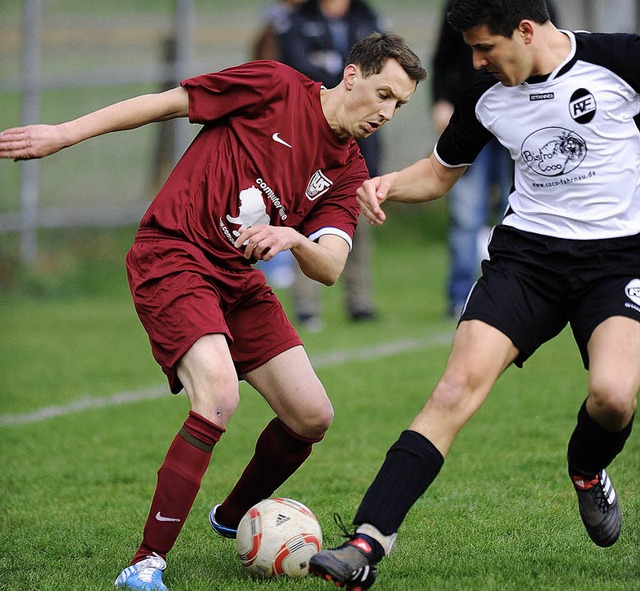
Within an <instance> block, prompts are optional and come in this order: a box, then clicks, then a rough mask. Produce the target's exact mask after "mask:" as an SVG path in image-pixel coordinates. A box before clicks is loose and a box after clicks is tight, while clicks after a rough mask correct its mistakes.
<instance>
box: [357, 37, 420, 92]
mask: <svg viewBox="0 0 640 591" xmlns="http://www.w3.org/2000/svg"><path fill="white" fill-rule="evenodd" d="M388 59H395V60H396V61H397V62H398V63H399V64H400V65H401V66H402V69H403V70H404V71H405V72H406V73H407V76H409V78H411V80H414V81H415V82H416V84H417V83H418V82H420V81H421V80H424V79H425V78H426V77H427V71H426V70H425V69H424V68H423V67H422V62H421V61H420V58H419V57H418V56H417V55H416V54H415V53H414V52H413V51H412V50H411V49H410V48H409V46H408V45H407V44H406V42H405V40H404V39H403V38H402V37H400V35H395V34H393V33H387V34H385V33H377V32H374V33H369V35H367V36H366V37H364V38H363V39H361V40H360V41H358V42H357V43H356V44H355V45H354V46H353V49H352V50H351V53H350V54H349V57H348V59H347V63H348V64H355V65H356V66H358V67H359V68H360V71H361V72H362V76H363V77H364V78H368V77H369V76H372V75H373V74H379V73H380V71H381V70H382V68H384V65H385V63H386V62H387V60H388Z"/></svg>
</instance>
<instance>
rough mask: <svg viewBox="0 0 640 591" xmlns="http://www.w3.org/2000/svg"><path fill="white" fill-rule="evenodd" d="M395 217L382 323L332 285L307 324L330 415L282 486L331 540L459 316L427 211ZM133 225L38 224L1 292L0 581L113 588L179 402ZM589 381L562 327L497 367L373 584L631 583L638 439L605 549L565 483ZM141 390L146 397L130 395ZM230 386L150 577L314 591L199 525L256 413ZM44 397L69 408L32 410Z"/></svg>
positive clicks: (391, 588) (401, 587)
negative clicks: (201, 466)
mask: <svg viewBox="0 0 640 591" xmlns="http://www.w3.org/2000/svg"><path fill="white" fill-rule="evenodd" d="M391 214H392V215H391V220H390V221H389V223H388V224H387V225H386V226H384V227H383V228H381V229H379V230H378V231H377V234H376V257H375V258H376V301H377V304H378V307H379V311H380V319H379V320H378V321H377V322H375V323H372V324H370V325H362V326H360V325H358V326H354V325H351V324H349V323H347V322H346V321H345V319H344V314H343V310H342V305H341V304H342V295H343V294H342V289H341V287H340V286H337V287H334V288H332V289H327V290H326V293H325V296H326V297H325V320H326V323H327V329H326V330H325V331H324V332H321V333H319V334H304V333H303V337H304V338H305V341H306V343H307V348H308V351H309V354H310V355H311V357H312V359H314V362H315V363H316V366H317V370H318V373H319V375H320V377H321V379H322V380H323V382H324V384H325V386H326V388H327V390H328V392H329V393H330V395H331V397H332V400H333V402H334V405H335V409H336V419H335V422H334V425H333V427H332V429H331V431H330V432H329V434H328V435H327V437H326V439H325V441H324V442H323V443H322V444H321V445H319V446H317V448H316V450H315V451H314V453H313V455H312V457H311V458H310V460H309V461H308V462H307V463H306V464H305V465H304V466H303V468H302V469H301V470H300V471H299V472H298V473H297V474H296V475H294V477H293V478H291V479H290V481H289V482H287V483H286V484H285V485H284V486H283V487H282V488H281V489H280V490H279V491H278V493H279V494H281V495H284V496H290V497H293V498H297V499H300V500H301V501H303V502H304V503H306V504H307V505H309V506H310V507H311V508H312V509H313V510H314V511H315V512H316V514H317V516H318V518H319V519H320V522H321V524H322V526H323V529H324V535H325V543H326V544H327V545H329V546H330V545H335V544H337V543H340V541H341V540H340V537H339V533H338V531H337V528H336V527H335V525H334V524H333V518H332V515H333V512H335V511H338V512H340V514H341V515H342V516H343V518H344V519H345V521H349V520H350V518H351V517H352V515H353V513H354V512H355V510H356V508H357V505H358V502H359V500H360V498H361V495H362V494H363V492H364V490H365V489H366V487H367V485H368V484H369V482H370V481H371V479H372V478H373V476H374V475H375V473H376V471H377V469H378V467H379V465H380V463H381V461H382V459H383V457H384V454H385V452H386V450H387V448H388V447H389V445H391V443H393V441H394V440H395V439H396V437H397V435H398V434H399V432H400V431H401V430H402V429H403V428H405V426H406V425H407V423H408V422H409V420H410V419H411V418H412V417H413V415H414V414H415V412H416V411H417V410H418V409H419V408H420V407H421V405H422V404H423V403H424V400H425V399H426V396H427V395H428V392H429V391H430V388H431V387H432V386H433V384H434V383H435V381H436V380H437V378H438V376H439V374H440V372H441V371H442V368H443V367H444V363H445V361H446V357H447V353H448V343H449V340H450V335H451V332H452V330H453V328H454V326H453V324H452V323H451V322H449V321H446V320H443V311H444V301H443V297H442V292H443V282H444V274H445V270H446V258H445V250H444V245H443V237H444V220H443V210H442V204H441V203H436V204H433V205H430V206H428V207H425V208H415V209H411V208H396V209H392V211H391ZM132 233H133V229H124V230H120V231H113V230H112V231H95V230H92V231H91V232H89V231H84V232H83V231H77V232H68V233H67V234H66V235H65V237H64V238H62V237H60V236H59V235H56V234H47V233H44V234H43V237H42V240H43V244H44V245H45V246H46V248H44V249H43V250H44V251H45V252H46V253H47V255H46V256H43V257H42V260H41V261H40V262H39V265H38V267H37V268H36V269H35V270H33V271H31V272H30V273H29V274H26V273H23V274H20V275H19V276H16V277H14V280H13V282H12V286H11V288H10V289H5V290H3V291H2V293H1V294H0V326H2V339H0V376H1V377H0V380H1V382H2V388H0V449H2V459H3V464H4V465H3V470H2V471H1V472H0V589H2V590H4V589H7V590H12V591H14V590H15V591H22V590H24V591H26V590H33V589H39V590H40V589H41V590H47V591H48V590H55V591H58V590H60V591H63V590H64V591H75V590H84V591H93V590H107V589H110V588H112V583H113V579H114V578H115V577H116V575H117V574H118V572H119V571H120V569H121V568H122V567H123V565H125V564H126V563H127V561H128V560H129V558H130V555H131V553H132V551H133V550H134V549H135V547H137V544H138V543H139V537H140V534H141V529H142V525H143V523H144V519H145V518H146V512H147V510H148V503H149V501H150V498H151V495H152V492H153V487H154V483H155V470H156V469H157V468H158V466H159V465H160V463H161V461H162V458H163V456H164V453H165V451H166V448H167V446H168V443H169V441H170V439H171V438H172V437H173V436H174V434H175V432H176V431H177V429H178V428H179V426H180V425H181V423H182V421H183V420H184V416H185V414H186V411H187V405H186V401H185V398H184V396H183V395H182V396H178V397H172V396H170V395H169V394H164V393H163V392H164V391H166V388H165V387H164V385H163V380H162V377H161V372H160V370H159V369H158V368H157V367H156V366H155V363H154V362H153V361H152V359H151V356H150V353H149V352H148V345H147V342H146V336H145V335H144V332H143V330H142V328H141V327H140V326H139V323H138V321H137V319H136V318H135V313H134V311H133V309H132V305H131V304H130V301H129V295H128V293H127V288H126V285H125V283H126V282H125V277H124V271H123V264H122V258H123V256H124V253H125V252H126V249H127V247H128V244H129V242H130V240H131V236H132ZM282 297H283V300H284V301H285V304H286V305H288V298H287V294H286V293H283V294H282ZM585 381H586V374H585V372H584V371H583V370H582V369H581V368H580V362H579V358H578V354H577V352H576V350H575V347H574V346H573V343H572V340H571V337H570V335H569V334H568V333H566V332H565V333H563V334H562V335H561V336H560V337H559V338H558V339H556V341H554V342H552V343H549V344H548V345H546V346H545V347H543V348H542V349H541V350H540V351H539V353H538V354H537V355H536V356H534V358H533V359H532V360H531V361H530V362H529V363H528V364H527V366H526V368H525V369H524V370H516V369H512V370H510V371H508V372H507V373H506V374H505V375H504V376H503V377H502V378H501V380H500V381H499V382H498V384H497V386H496V388H495V390H494V392H493V393H492V395H491V396H490V397H489V399H488V401H487V403H486V404H485V406H484V407H483V408H482V409H481V410H480V411H479V413H478V414H477V415H476V416H475V417H474V418H473V419H472V421H471V422H470V423H469V425H468V426H467V428H466V429H465V430H464V431H463V432H462V434H461V435H460V437H459V439H458V440H457V442H456V444H455V445H454V448H453V450H452V453H451V454H450V456H449V458H448V460H447V462H446V464H445V466H444V468H443V471H442V473H441V475H440V477H439V478H438V480H437V481H436V483H435V484H434V485H433V486H432V487H431V489H430V490H429V491H428V493H427V494H426V496H425V497H424V498H422V499H420V500H419V501H418V503H417V504H416V505H415V507H414V508H413V510H412V512H411V513H410V514H409V516H408V518H407V520H406V522H405V523H404V524H403V526H402V529H401V532H400V536H399V540H398V546H397V550H396V552H395V553H394V554H393V555H392V556H391V557H390V558H388V559H387V560H385V562H384V563H383V564H382V567H381V574H380V576H379V579H378V582H377V583H376V585H375V587H374V588H375V589H380V590H381V591H383V590H384V591H441V590H442V591H444V590H452V591H453V590H455V591H476V590H477V591H484V590H496V591H497V590H500V591H505V590H513V591H516V590H518V591H520V590H521V589H536V590H537V589H540V590H543V589H544V590H557V591H567V590H573V589H575V590H578V589H580V590H582V589H584V588H585V586H589V587H592V588H599V589H605V590H607V591H622V590H624V591H630V590H632V589H638V581H639V580H640V557H639V553H638V548H640V511H639V507H640V491H639V489H638V486H637V480H636V478H637V475H638V473H639V471H640V444H639V440H638V437H637V433H635V434H634V436H632V438H631V439H630V441H629V443H628V445H627V448H626V449H625V452H624V454H622V455H621V456H620V457H619V458H618V459H617V460H616V461H615V463H614V464H613V465H612V467H611V474H612V477H613V478H614V481H615V483H616V486H617V489H618V492H619V494H620V496H621V498H622V503H623V510H624V519H625V521H624V530H623V534H622V536H621V539H620V540H619V542H618V543H617V544H616V545H615V546H614V547H612V548H610V549H606V550H603V549H600V548H597V547H596V546H594V545H593V544H592V543H591V542H590V541H589V540H588V538H587V536H586V534H585V532H584V531H583V527H582V524H581V522H580V520H579V517H578V513H577V508H576V506H575V499H574V493H573V491H572V490H571V487H570V485H569V483H568V479H567V477H566V476H565V459H564V458H565V449H566V441H567V438H568V436H569V434H570V432H571V429H572V428H573V424H574V417H575V413H576V411H577V408H578V406H579V404H580V402H581V400H582V398H583V396H584V392H585ZM145 391H150V392H151V393H152V395H153V396H154V397H153V398H151V399H144V398H142V397H137V398H136V395H137V394H139V393H140V392H145ZM127 393H129V394H132V395H133V396H132V398H134V401H133V402H129V403H121V404H115V402H116V401H117V400H118V399H116V398H114V395H116V394H127ZM241 398H242V400H241V403H240V407H239V409H238V412H237V414H236V416H235V417H234V419H233V420H232V422H231V424H230V428H229V431H228V433H227V434H226V435H225V436H224V438H223V440H222V442H221V444H220V445H219V446H218V447H217V448H216V450H215V454H214V459H213V461H212V464H211V467H210V469H209V471H208V472H207V474H206V476H205V479H204V482H203V487H202V490H201V492H200V495H199V496H198V498H197V500H196V503H195V505H194V509H193V511H192V513H191V516H190V519H189V521H188V522H187V523H186V525H185V528H184V530H183V533H182V535H181V537H180V538H179V540H178V543H177V545H176V547H175V548H174V550H173V551H172V553H171V555H170V557H169V558H170V562H169V569H168V571H167V573H166V575H165V581H166V582H167V584H168V585H169V586H170V588H171V589H172V591H205V590H207V591H217V590H219V591H223V590H224V591H241V590H242V591H249V590H259V589H265V590H271V591H276V590H279V589H294V590H298V591H308V590H309V591H311V590H320V589H328V588H330V587H329V586H328V585H327V584H326V583H324V582H322V581H320V580H316V579H302V580H290V581H288V580H276V581H254V580H252V579H250V578H248V576H247V575H246V574H245V573H244V572H243V570H242V567H241V565H240V563H239V561H238V560H237V558H236V557H235V551H234V547H233V543H231V542H229V541H227V540H222V539H218V538H215V537H214V536H213V535H212V533H211V532H210V530H209V526H208V523H207V520H206V515H207V512H208V510H209V508H210V507H211V506H212V504H214V503H215V502H217V501H219V500H220V499H222V498H223V497H224V495H225V494H226V492H227V491H228V490H229V489H230V487H231V486H232V484H233V483H234V481H235V479H236V478H237V477H238V475H239V473H240V472H241V470H242V468H243V467H244V464H245V462H246V461H247V460H248V458H249V457H250V455H251V453H252V448H253V443H254V441H255V438H256V436H257V434H258V432H259V431H260V430H261V429H262V427H263V425H264V424H265V423H266V422H267V421H268V420H269V418H270V413H269V411H268V408H267V407H266V405H265V404H264V402H263V401H262V400H261V399H260V398H259V396H257V395H256V394H255V393H254V392H253V391H252V390H251V389H250V388H248V387H246V385H245V386H243V387H242V395H241ZM91 402H93V406H92V405H91V404H90V403H91ZM52 406H56V407H58V411H59V412H62V413H65V414H60V415H59V416H53V417H51V418H46V419H43V420H38V416H37V415H34V414H32V413H34V412H36V411H38V410H42V409H43V408H48V407H52ZM74 408H75V409H76V410H74Z"/></svg>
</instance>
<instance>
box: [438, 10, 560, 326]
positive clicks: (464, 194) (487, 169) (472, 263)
mask: <svg viewBox="0 0 640 591" xmlns="http://www.w3.org/2000/svg"><path fill="white" fill-rule="evenodd" d="M453 1H454V0H447V2H446V3H445V6H444V11H443V14H442V22H441V26H440V32H439V36H438V43H437V45H436V48H435V52H434V58H433V63H432V68H431V72H430V75H431V88H432V98H433V109H432V117H433V125H434V131H435V133H436V134H437V135H440V133H442V131H443V130H444V128H445V127H446V126H447V123H448V122H449V118H450V117H451V114H452V113H453V108H454V105H455V103H456V102H457V101H458V99H459V98H460V96H461V95H462V93H463V91H464V90H465V88H466V87H467V86H468V85H469V84H470V83H471V82H472V81H473V80H474V79H475V77H476V76H477V75H478V72H477V71H476V70H474V68H473V60H472V57H471V49H470V47H469V46H468V45H467V44H466V43H465V42H464V40H463V38H462V35H461V34H460V32H458V31H456V30H455V29H453V27H451V25H449V23H448V22H447V20H446V13H447V12H448V11H449V10H450V9H451V6H452V5H453ZM548 4H549V11H550V14H551V20H552V21H553V22H554V23H558V19H557V18H556V17H557V14H556V11H555V10H554V8H553V6H552V5H551V2H549V3H548ZM512 182H513V162H512V161H511V157H510V155H509V153H508V151H507V150H506V149H505V148H503V147H502V146H501V145H500V143H498V141H497V140H495V139H493V140H492V141H491V142H489V144H487V146H486V147H485V148H484V150H483V151H482V152H481V153H480V155H479V156H478V158H476V160H475V162H474V163H473V165H472V166H470V167H469V169H468V170H467V171H466V172H465V173H464V175H463V176H462V178H461V179H460V180H459V181H458V182H457V183H456V184H455V186H454V187H453V189H451V191H450V193H449V196H448V207H449V239H448V242H449V256H450V270H449V279H448V284H447V299H448V315H449V316H450V317H452V318H457V317H458V316H459V315H460V312H461V311H462V309H463V307H464V304H465V301H466V299H467V295H468V293H469V291H470V289H471V287H472V286H473V283H474V282H475V280H476V279H477V277H478V273H479V270H480V261H481V260H482V259H483V258H485V257H486V256H487V253H486V245H487V243H488V238H489V233H490V230H489V228H490V227H491V226H492V225H493V224H494V222H496V221H498V220H499V219H500V218H501V217H502V214H503V213H504V212H505V210H506V208H507V204H508V198H509V193H510V191H511V186H512Z"/></svg>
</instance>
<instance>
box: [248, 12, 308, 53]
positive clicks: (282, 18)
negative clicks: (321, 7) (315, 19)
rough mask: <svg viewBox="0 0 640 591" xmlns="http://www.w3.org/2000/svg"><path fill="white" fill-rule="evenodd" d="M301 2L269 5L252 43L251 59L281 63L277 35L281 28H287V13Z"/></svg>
mask: <svg viewBox="0 0 640 591" xmlns="http://www.w3.org/2000/svg"><path fill="white" fill-rule="evenodd" d="M302 1H303V0H278V1H277V2H275V3H273V4H270V5H269V7H268V8H267V11H266V14H265V20H264V26H263V27H262V29H260V31H258V35H257V36H256V38H255V41H254V43H253V51H252V56H251V57H252V59H254V60H277V61H282V60H281V58H280V46H279V44H278V35H279V34H280V32H281V31H282V28H283V27H286V26H287V22H288V20H287V19H288V17H289V13H290V12H291V11H292V10H294V9H295V8H296V7H297V6H298V5H299V4H301V3H302Z"/></svg>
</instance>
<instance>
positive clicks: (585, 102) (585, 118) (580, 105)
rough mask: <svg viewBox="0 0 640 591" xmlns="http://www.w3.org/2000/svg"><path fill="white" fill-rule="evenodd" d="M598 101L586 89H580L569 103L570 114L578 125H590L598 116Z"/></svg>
mask: <svg viewBox="0 0 640 591" xmlns="http://www.w3.org/2000/svg"><path fill="white" fill-rule="evenodd" d="M596 106H597V105H596V99H595V97H594V96H593V95H592V94H591V93H590V92H589V91H588V90H587V89H586V88H578V90H576V91H575V92H574V93H573V94H572V95H571V100H570V101H569V112H570V113H571V117H573V119H574V121H576V122H577V123H589V121H591V120H592V119H593V118H594V117H595V115H596Z"/></svg>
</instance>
